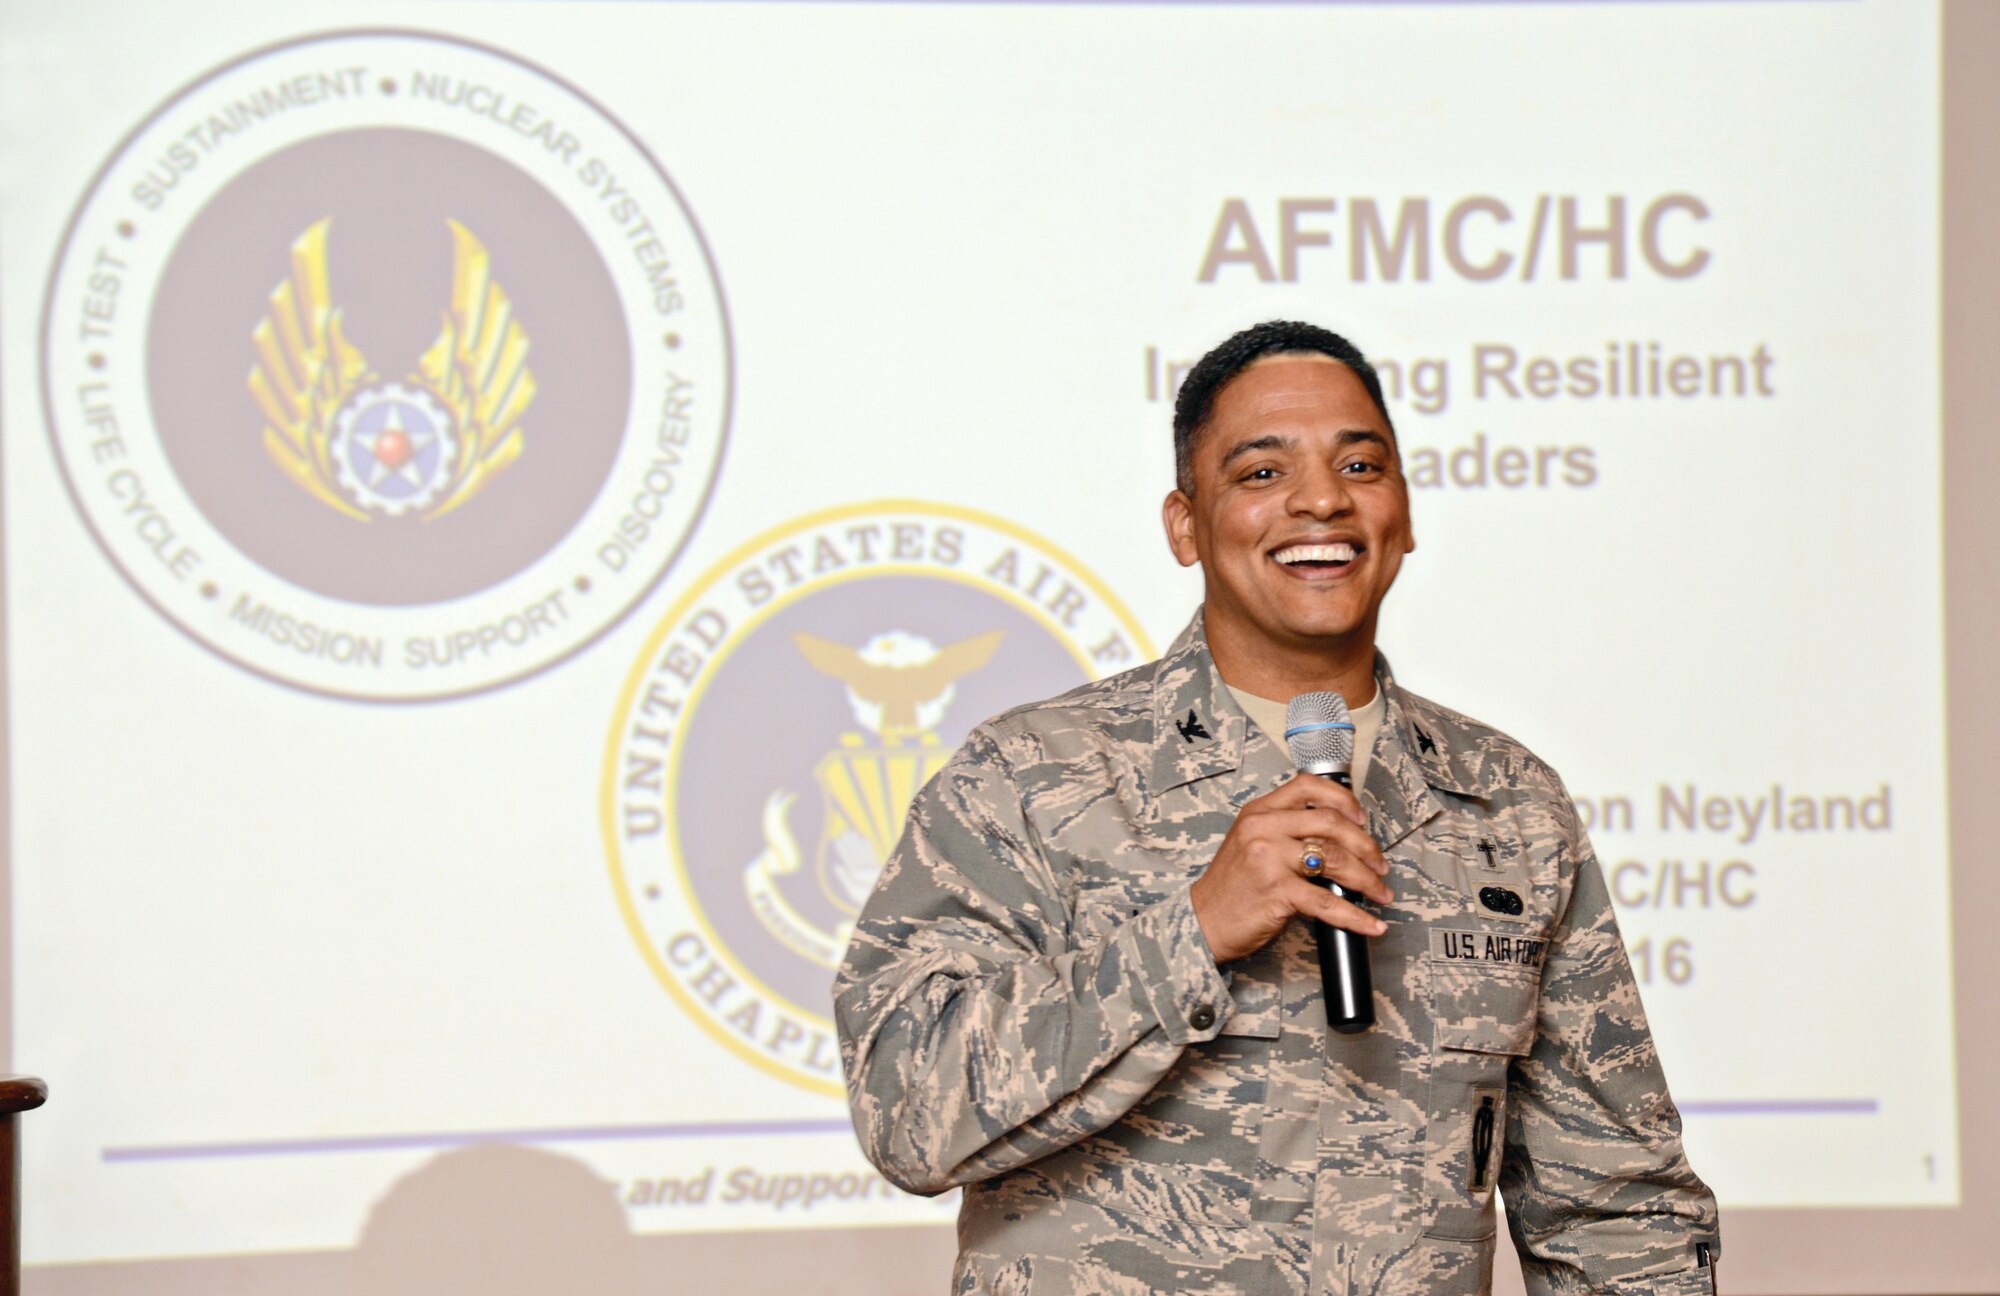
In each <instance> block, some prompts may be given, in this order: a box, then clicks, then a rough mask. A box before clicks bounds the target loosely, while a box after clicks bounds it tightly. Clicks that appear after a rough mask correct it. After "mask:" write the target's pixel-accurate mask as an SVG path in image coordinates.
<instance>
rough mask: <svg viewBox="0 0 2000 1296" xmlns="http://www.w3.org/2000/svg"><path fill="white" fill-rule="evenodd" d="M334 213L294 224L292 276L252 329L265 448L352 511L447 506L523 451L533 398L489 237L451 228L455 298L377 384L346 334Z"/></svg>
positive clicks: (253, 375) (314, 489)
mask: <svg viewBox="0 0 2000 1296" xmlns="http://www.w3.org/2000/svg"><path fill="white" fill-rule="evenodd" d="M332 224H333V221H332V218H331V217H328V218H326V219H324V220H321V221H319V222H317V223H315V224H314V225H312V226H311V227H310V228H308V229H307V230H306V231H305V233H303V234H301V235H299V237H298V238H297V240H295V241H294V242H293V244H292V247H291V261H292V265H291V274H290V275H289V276H288V277H287V278H285V279H284V280H283V281H282V282H280V283H279V284H278V286H277V287H276V288H274V289H272V291H271V297H270V310H269V312H268V313H267V314H266V315H265V317H264V318H263V319H262V320H260V321H259V322H258V323H257V326H256V328H254V329H253V330H251V335H250V336H251V340H252V341H253V342H254V343H255V344H256V349H257V363H256V365H255V366H254V367H252V369H251V370H250V394H251V396H252V397H253V398H255V400H256V402H257V407H258V409H260V410H261V411H262V412H263V415H264V419H265V426H264V437H263V441H264V450H265V452H266V453H267V454H269V455H270V456H271V460H272V462H274V463H276V464H277V466H278V467H279V468H280V469H281V470H282V471H283V472H284V474H285V475H286V476H287V477H289V478H290V479H291V480H292V481H293V482H295V483H297V484H298V486H299V487H300V488H302V489H303V490H304V491H305V492H306V493H307V494H309V495H311V496H312V497H313V498H314V499H316V500H318V501H319V502H320V503H322V504H324V505H326V506H327V507H328V508H331V509H334V510H335V511H337V512H340V513H342V514H345V515H346V516H348V517H351V518H353V519H354V520H356V521H357V522H370V521H374V520H375V519H377V518H393V517H404V516H415V517H418V518H420V519H422V520H424V521H426V522H428V521H430V520H432V519H434V518H438V517H442V516H444V515H445V514H446V513H449V512H451V511H452V510H453V509H455V508H457V507H459V506H460V505H461V504H464V503H465V502H466V501H468V500H470V499H471V498H473V496H475V495H477V494H478V493H479V492H480V491H481V490H484V489H485V488H486V487H487V486H488V485H490V484H491V483H492V482H493V480H494V479H495V478H496V477H498V476H499V475H500V474H501V473H502V472H505V471H506V470H507V468H508V467H509V465H511V464H512V463H513V462H514V461H515V460H516V459H518V458H520V457H521V452H522V449H523V446H524V442H523V439H522V430H521V416H522V415H523V414H524V413H526V411H527V409H528V406H529V405H531V404H532V403H533V402H534V399H535V376H534V374H533V373H532V372H531V371H530V370H529V369H528V365H527V355H528V335H527V333H526V331H525V330H523V329H522V327H521V323H520V321H519V320H517V319H515V318H514V306H513V303H512V302H511V301H510V300H509V299H508V297H507V293H506V292H505V290H503V289H502V288H501V287H500V285H499V284H498V283H496V282H494V280H493V276H492V267H491V258H490V257H489V256H488V254H487V251H486V246H485V244H483V243H481V242H480V241H479V239H478V238H477V237H476V236H475V235H473V233H472V232H471V231H470V230H468V229H466V228H465V226H463V225H461V224H459V223H458V222H457V221H449V220H448V221H446V222H445V224H446V225H447V226H448V227H449V228H450V230H451V240H452V271H451V302H450V305H449V306H448V307H447V308H446V309H445V311H444V319H443V325H442V327H441V328H440V329H439V331H438V336H437V340H436V341H434V342H432V343H431V345H430V347H429V349H428V350H426V351H425V352H424V353H423V355H421V356H420V357H418V359H417V367H416V369H415V370H414V371H413V372H411V373H410V374H408V375H407V376H405V377H404V378H403V379H402V380H401V381H384V380H383V379H382V377H381V375H380V374H378V373H377V372H376V371H375V370H374V368H372V367H371V366H370V365H369V363H368V360H367V359H366V357H364V356H363V355H362V354H361V351H360V350H359V349H358V348H357V347H355V346H354V344H353V343H351V342H349V341H348V340H347V334H346V329H345V325H344V323H343V320H342V312H341V310H340V308H339V307H337V306H335V305H334V304H333V300H332V294H331V292H330V290H329V288H328V276H327V237H328V231H329V230H330V229H331V227H332Z"/></svg>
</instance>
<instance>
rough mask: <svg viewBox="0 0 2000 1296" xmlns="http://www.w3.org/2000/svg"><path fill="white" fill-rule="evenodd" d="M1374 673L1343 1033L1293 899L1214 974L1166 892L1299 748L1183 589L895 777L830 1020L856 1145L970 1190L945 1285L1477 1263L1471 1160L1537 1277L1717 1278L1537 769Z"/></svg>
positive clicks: (1707, 1218) (1270, 1280)
mask: <svg viewBox="0 0 2000 1296" xmlns="http://www.w3.org/2000/svg"><path fill="white" fill-rule="evenodd" d="M1377 678H1378V681H1379V683H1380V685H1381V687H1382V688H1383V689H1384V691H1385V695H1386V698H1387V713H1386V715H1385V716H1384V719H1383V724H1382V729H1381V731H1380V733H1379V734H1378V736H1377V739H1376V744H1375V748H1374V764H1373V766H1372V768H1371V769H1370V771H1369V774H1368V781H1367V785H1366V787H1365V788H1364V789H1363V790H1362V794H1361V802H1362V804H1363V805H1364V806H1365V807H1366V808H1367V810H1368V813H1369V819H1370V827H1371V829H1372V830H1373V832H1374V835H1375V837H1376V839H1377V840H1378V841H1379V842H1381V843H1382V846H1383V850H1384V853H1385V854H1386V855H1387V857H1388V859H1389V861H1390V874H1389V881H1390V884H1391V886H1392V887H1393V888H1394V889H1395V893H1396V903H1395V904H1394V906H1393V907H1390V908H1387V909H1384V910H1382V911H1381V913H1382V916H1383V918H1384V919H1386V920H1387V922H1388V924H1389V930H1388V932H1387V933H1386V934H1385V935H1383V936H1379V937H1376V938H1374V939H1373V940H1371V942H1370V950H1371V955H1372V961H1373V969H1374V978H1375V994H1376V1015H1377V1022H1376V1025H1375V1027H1374V1028H1373V1029H1372V1030H1370V1031H1368V1032H1366V1033H1364V1034H1360V1035H1351V1036H1344V1035H1335V1034H1333V1033H1331V1032H1330V1031H1328V1029H1327V1027H1326V1013H1325V1007H1324V1002H1323V996H1322V992H1321V988H1320V976H1319V968H1318V964H1317V962H1316V960H1315V957H1314V952H1313V944H1312V937H1311V933H1310V931H1309V929H1308V927H1307V924H1306V923H1305V922H1303V921H1302V920H1300V921H1295V922H1294V923H1293V924H1292V926H1291V927H1290V928H1289V929H1287V930H1286V931H1285V932H1284V933H1283V934H1282V935H1281V936H1280V937H1279V938H1278V939H1277V940H1275V941H1273V942H1272V943H1271V944H1270V945H1268V946H1266V947H1265V948H1264V949H1262V950H1260V951H1258V952H1257V953H1255V954H1253V955H1250V956H1248V957H1246V958H1243V959H1240V960H1237V961H1235V962H1233V963H1230V964H1227V965H1225V966H1223V967H1221V968H1217V967H1216V965H1215V963H1214V960H1213V959H1212V957H1211V956H1210V954H1209V952H1208V947H1207V944H1206V943H1205V941H1204V940H1203V937H1202V934H1201V930H1200V927H1199V925H1198V924H1197V922H1196V921H1195V917H1194V910H1193V908H1192V906H1191V904H1190V901H1189V898H1188V888H1189V885H1190V883H1191V882H1192V881H1193V880H1194V878H1196V877H1198V876H1199V875H1200V873H1201V871H1202V870H1203V869H1204V868H1205V867H1206V866H1207V865H1208V862H1209V860H1210V859H1211V858H1212V857H1213V855H1214V853H1215V850H1216V848H1217V847H1218V846H1219V845H1220V843H1221V841H1222V838H1223V836H1224V834H1225V833H1226V832H1227V831H1228V829H1229V826H1230V824H1231V823H1232V822H1234V820H1235V816H1236V812H1237V810H1238V808H1239V807H1241V806H1242V805H1243V803H1244V802H1246V801H1248V800H1250V799H1251V798H1252V797H1256V796H1261V795H1262V794H1264V793H1266V792H1268V791H1270V790H1272V789H1273V788H1275V787H1277V786H1278V785H1279V784H1280V783H1282V782H1284V781H1285V780H1286V779H1287V778H1289V777H1291V775H1292V773H1293V771H1292V767H1291V764H1290V762H1289V760H1288V759H1287V758H1286V755H1285V753H1284V752H1283V751H1282V750H1281V749H1280V748H1279V746H1278V745H1277V744H1276V743H1274V742H1272V741H1271V739H1269V738H1268V737H1266V736H1265V735H1264V734H1263V732H1262V731H1261V730H1259V729H1257V727H1256V726H1255V725H1253V724H1251V723H1250V721H1249V719H1248V718H1247V717H1246V716H1245V715H1244V714H1243V712H1242V710H1241V709H1240V708H1239V707H1238V706H1237V705H1236V703H1235V701H1234V699H1233V698H1231V697H1230V696H1229V692H1228V689H1227V688H1226V687H1225V686H1224V685H1223V683H1222V680H1221V677H1220V676H1219V675H1218V674H1217V673H1216V671H1215V667H1214V663H1213V661H1212V659H1211V658H1210V656H1209V653H1208V649H1207V646H1206V644H1205V642H1204V640H1203V637H1202V631H1201V618H1200V616H1199V615H1197V616H1196V618H1195V621H1194V622H1193V624H1191V625H1190V626H1189V627H1188V629H1187V631H1186V632H1184V633H1183V634H1182V635H1181V637H1180V638H1179V639H1178V640H1177V641H1176V642H1175V644H1174V646H1173V648H1172V649H1171V650H1170V651H1169V652H1168V654H1167V655H1166V657H1164V658H1163V659H1161V660H1160V661H1158V662H1155V663H1152V664H1150V665H1147V666H1143V667H1140V668H1139V669H1137V670H1133V671H1129V672H1127V673H1125V674H1123V675H1120V676H1117V677H1115V678H1112V679H1108V680H1104V681H1100V682H1098V683H1095V684H1090V685H1086V686H1085V687H1083V688H1080V689H1077V690H1075V691H1073V692H1071V693H1068V694H1066V695H1064V696H1062V697H1060V698H1056V699H1053V700H1051V701H1048V702H1042V703H1038V704H1035V705H1033V706H1028V707H1022V708H1020V709H1018V710H1015V711H1010V712H1008V713H1007V714H1005V715H1002V716H1000V717H998V718H997V719H994V720H992V721H989V722H988V723H986V724H984V725H981V726H980V727H979V728H978V729H977V730H975V731H974V732H973V734H972V735H971V737H970V738H968V740H967V741H966V744H965V746H964V747H963V748H962V749H961V750H960V751H959V752H958V753H957V754H956V755H955V756H954V757H953V758H952V760H951V761H950V763H949V764H947V765H946V766H945V767H944V769H943V770H942V771H941V772H940V773H939V774H938V776H937V777H936V778H935V779H934V780H933V781H932V782H931V783H930V784H929V785H927V786H926V787H925V789H924V790H923V792H922V793H921V794H920V795H919V797H918V798H917V801H916V803H915V805H914V806H913V807H912V809H911V813H910V818H909V824H908V829H907V831H906V833H905V834H904V837H903V839H902V842H901V844H900V845H899V846H898V847H897V849H896V851H895V853H894V855H893V856H892V857H891V859H890V860H889V863H888V866H887V868H886V870H885V871H884V873H883V875H882V878H881V881H880V883H879V885H878V886H877V888H876V890H875V893H874V895H873V897H872V898H871V899H870V901H869V902H868V905H867V907H866V909H865V910H864V911H863V913H862V916H861V918H860V921H859V923H858V925H857V927H856V930H855V934H854V938H853V941H852V944H851V945H850V946H849V948H848V952H847V956H846V961H845V964H844V966H843V967H842V968H841V970H840V974H839V977H838V979H837V981H836V985H835V1017H836V1021H837V1024H838V1027H839V1031H840V1039H841V1051H842V1061H843V1063H844V1065H845V1068H846V1075H847V1087H848V1095H849V1099H850V1102H851V1106H852V1109H853V1115H854V1123H855V1129H856V1131H857V1132H858V1134H859V1136H860V1139H861V1144H862V1147H863V1148H864V1149H865V1150H866V1152H867V1153H868V1156H869V1157H870V1159H871V1160H873V1161H874V1163H875V1164H876V1165H877V1166H879V1167H880V1168H881V1170H882V1173H883V1174H884V1175H886V1176H887V1177H888V1178H889V1179H890V1180H892V1181H893V1182H895V1183H896V1184H898V1185H900V1186H902V1187H904V1188H906V1189H908V1190H910V1191H912V1192H918V1193H938V1192H942V1191H945V1190H946V1189H949V1188H952V1187H954V1186H960V1185H963V1186H964V1188H965V1198H964V1203H963V1206H962V1208H961V1210H960V1215H959V1244H960V1246H959V1260H958V1265H957V1269H956V1272H955V1274H954V1276H953V1284H954V1285H953V1288H952V1290H953V1291H954V1292H958V1293H973V1292H981V1293H984V1292H993V1293H1004V1294H1006V1296H1085V1294H1092V1296H1097V1294H1101V1296H1150V1294H1151V1293H1155V1292H1209V1293H1241V1294H1244V1296H1248V1294H1251V1293H1274V1294H1276V1293H1286V1294H1291V1296H1305V1294H1306V1293H1312V1294H1314V1296H1318V1294H1320V1293H1336V1294H1344V1293H1373V1294H1377V1296H1394V1294H1409V1296H1417V1294H1422V1296H1441V1294H1452V1293H1474V1292H1485V1291H1487V1290H1488V1288H1489V1285H1490V1282H1491V1275H1492V1267H1493V1248H1494V1233H1495V1226H1494V1220H1495V1212H1494V1193H1495V1189H1496V1187H1497V1189H1498V1190H1499V1191H1500V1192H1502V1193H1504V1194H1505V1195H1506V1199H1507V1204H1508V1211H1507V1218H1508V1220H1509V1223H1510V1226H1511V1228H1512V1231H1513V1235H1514V1241H1515V1245H1516V1248H1517V1250H1518V1251H1519V1252H1520V1254H1521V1256H1522V1260H1523V1267H1524V1270H1525V1272H1526V1275H1527V1282H1528V1289H1529V1291H1530V1292H1533V1293H1572V1292H1602V1293H1616V1294H1621V1296H1622V1294H1625V1293H1633V1294H1637V1293H1646V1294H1647V1296H1695V1294H1696V1293H1707V1292H1709V1291H1710V1279H1711V1277H1712V1273H1713V1271H1712V1270H1711V1269H1709V1268H1706V1267H1703V1266H1701V1265H1700V1263H1699V1261H1698V1258H1697V1251H1696V1247H1697V1246H1698V1245H1706V1247H1707V1248H1708V1250H1709V1254H1710V1255H1711V1256H1713V1255H1719V1254H1720V1252H1719V1247H1718V1246H1717V1213H1716V1207H1715V1200H1714V1198H1713V1196H1712V1195H1711V1194H1710V1193H1709V1191H1708V1190H1707V1188H1706V1187H1704V1186H1703V1184H1702V1182H1701V1180H1700V1179H1699V1178H1697V1177H1696V1175H1695V1174H1694V1172H1693V1170H1692V1169H1690V1168H1689V1166H1688V1163H1687V1160H1686V1157H1685V1156H1684V1155H1683V1153H1682V1150H1681V1139H1680V1128H1681V1127H1680V1115H1679V1113H1678V1112H1677V1111H1676V1110H1675V1108H1674V1104H1673V1100H1672V1099H1671V1098H1670V1097H1669V1096H1668V1093H1667V1086H1666V1081H1665V1079H1664V1077H1663V1076H1662V1074H1661V1071H1660V1065H1659V1060H1658V1058H1657V1057H1656V1056H1655V1054H1654V1050H1653V1043H1652V1037H1651V1035H1650V1033H1649V1031H1648V1030H1647V1027H1646V1019H1645V1015H1644V1013H1643V1011H1642V1009H1641V1008H1640V1004H1639V994H1638V990H1637V987H1636V986H1635V985H1634V983H1633V979H1632V974H1631V970H1630V967H1629V965H1628V964H1627V962H1626V958H1625V948H1624V944H1623V942H1622V941H1621V940H1620V938H1619V935H1618V929H1617V924H1616V921H1615V919H1614V917H1613V915H1612V912H1611V906H1610V902H1609V899H1608V897H1607V895H1606V891H1605V886H1604V881H1603V878H1602V875H1601V873H1600V870H1599V868H1598V864H1597V861H1596V859H1595V857H1594V856H1593V855H1592V853H1591V848H1590V845H1589V843H1588V842H1587V841H1586V839H1585V837H1584V834H1583V831H1582V829H1581V827H1580V826H1579V824H1578V821H1577V817H1576V813H1575V810H1574V807H1573V806H1572V805H1571V803H1570V800H1569V797H1568V795H1567V793H1565V792H1564V790H1563V787H1562V784H1561V782H1560V781H1559V780H1558V779H1557V778H1556V776H1555V773H1554V772H1553V771H1552V770H1550V769H1549V768H1548V767H1547V766H1546V765H1544V764H1542V763H1541V762H1540V761H1539V760H1537V759H1536V758H1535V757H1534V756H1533V755H1532V754H1531V753H1530V752H1528V751H1527V750H1526V749H1525V748H1523V747H1522V746H1521V745H1520V744H1518V743H1516V742H1514V741H1513V740H1512V739H1510V738H1507V737H1506V736H1504V735H1502V734H1499V733H1496V732H1495V731H1493V730H1492V729H1489V728H1487V727H1485V726H1483V725H1480V724H1478V723H1477V722H1475V721H1473V720H1470V719H1468V718H1466V717H1465V716H1462V715H1459V714H1457V713H1456V712H1453V711H1449V710H1447V709H1445V708H1443V707H1440V706H1438V705H1436V704H1435V703H1432V702H1428V701H1426V700H1424V699H1422V698H1420V697H1417V696H1415V695H1414V694H1411V693H1406V692H1404V691H1402V690H1401V689H1399V688H1398V687H1396V685H1395V683H1394V681H1393V679H1392V678H1391V676H1390V674H1389V668H1388V663H1387V662H1386V661H1384V660H1382V659H1380V658H1378V659H1377ZM1482 892H1486V893H1488V894H1489V896H1490V897H1491V898H1492V899H1493V900H1494V901H1496V902H1497V903H1498V904H1499V906H1500V907H1499V908H1495V907H1493V905H1491V904H1488V903H1483V902H1482V901H1481V899H1480V898H1479V897H1480V895H1481V893H1482ZM1502 893H1511V894H1512V895H1513V896H1515V897H1518V898H1519V901H1520V903H1519V905H1518V906H1516V905H1514V904H1513V903H1512V902H1511V901H1509V900H1507V899H1506V898H1505V896H1504V895H1503V894H1502ZM1516 907H1518V908H1519V911H1520V912H1518V913H1509V912H1505V910H1507V909H1510V908H1516Z"/></svg>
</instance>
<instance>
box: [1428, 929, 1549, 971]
mask: <svg viewBox="0 0 2000 1296" xmlns="http://www.w3.org/2000/svg"><path fill="white" fill-rule="evenodd" d="M1548 948H1549V943H1548V942H1547V941H1545V940H1538V939H1536V938H1534V937H1532V936H1518V935H1515V934H1513V933H1511V932H1494V931H1455V930H1453V929H1451V928H1449V927H1433V928H1431V957H1432V958H1433V959H1439V960H1442V961H1445V962H1450V963H1486V964H1497V965H1503V966H1507V967H1522V968H1539V967H1540V966H1541V965H1542V956H1543V955H1544V954H1546V953H1547V952H1548Z"/></svg>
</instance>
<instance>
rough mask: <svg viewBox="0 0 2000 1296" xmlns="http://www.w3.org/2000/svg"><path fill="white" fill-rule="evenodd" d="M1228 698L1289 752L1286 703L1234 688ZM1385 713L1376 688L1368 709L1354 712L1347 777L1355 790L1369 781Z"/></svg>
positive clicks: (1369, 700)
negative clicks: (1234, 700) (1349, 764)
mask: <svg viewBox="0 0 2000 1296" xmlns="http://www.w3.org/2000/svg"><path fill="white" fill-rule="evenodd" d="M1229 695H1230V696H1231V697H1233V698H1235V699H1236V705H1237V706H1240V707H1242V708H1243V713H1244V714H1245V715H1247V716H1249V717H1250V719H1251V720H1253V721H1255V722H1256V725H1257V727H1258V728H1259V729H1262V730H1263V731H1264V733H1265V735H1266V736H1267V737H1269V738H1270V740H1271V741H1272V742H1274V743H1276V744H1278V748H1279V750H1281V751H1282V750H1286V748H1285V708H1286V706H1287V705H1288V704H1287V703H1284V702H1273V701H1272V700H1271V699H1270V698H1263V697H1258V696H1257V695H1256V694H1254V693H1245V692H1244V691H1243V690H1242V689H1240V688H1236V687H1235V686H1233V685H1232V686H1230V689H1229ZM1384 709H1385V707H1384V704H1383V701H1382V690H1381V688H1380V687H1377V688H1376V690H1375V696H1374V697H1372V698H1369V699H1368V705H1367V706H1364V707H1362V708H1360V709H1359V710H1357V711H1355V712H1353V719H1354V764H1353V766H1352V767H1351V768H1350V769H1349V771H1348V775H1349V777H1351V778H1352V779H1353V780H1354V786H1355V788H1356V789H1357V790H1358V789H1359V788H1360V787H1361V785H1362V784H1364V783H1366V782H1367V781H1368V760H1369V758H1370V757H1371V756H1373V755H1374V754H1375V734H1376V733H1377V731H1379V730H1380V729H1381V728H1382V712H1383V710H1384Z"/></svg>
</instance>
